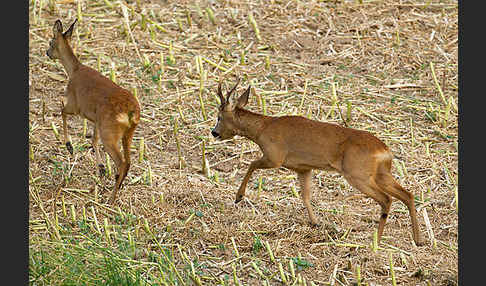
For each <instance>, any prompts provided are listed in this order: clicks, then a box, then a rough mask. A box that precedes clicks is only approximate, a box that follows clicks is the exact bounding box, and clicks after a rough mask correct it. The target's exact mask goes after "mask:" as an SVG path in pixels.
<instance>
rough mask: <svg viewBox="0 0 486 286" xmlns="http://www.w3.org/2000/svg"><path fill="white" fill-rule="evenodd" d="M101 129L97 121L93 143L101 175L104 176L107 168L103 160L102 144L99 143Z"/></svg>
mask: <svg viewBox="0 0 486 286" xmlns="http://www.w3.org/2000/svg"><path fill="white" fill-rule="evenodd" d="M99 129H100V128H99V127H98V124H97V123H95V125H94V132H93V141H92V143H91V145H93V149H94V151H95V158H96V164H97V165H98V168H99V172H100V177H103V176H104V175H105V174H106V170H105V165H104V164H103V162H102V161H101V156H100V146H99V145H98V143H99V139H100V136H99Z"/></svg>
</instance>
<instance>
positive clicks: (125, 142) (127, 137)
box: [120, 125, 136, 186]
mask: <svg viewBox="0 0 486 286" xmlns="http://www.w3.org/2000/svg"><path fill="white" fill-rule="evenodd" d="M135 127H136V125H135V126H132V127H130V128H129V129H127V131H126V132H125V134H123V137H122V146H123V157H124V164H123V169H122V170H120V177H121V178H120V186H121V184H122V183H123V180H125V177H126V176H127V174H128V170H129V169H130V162H131V161H130V147H131V146H132V139H133V133H134V132H135Z"/></svg>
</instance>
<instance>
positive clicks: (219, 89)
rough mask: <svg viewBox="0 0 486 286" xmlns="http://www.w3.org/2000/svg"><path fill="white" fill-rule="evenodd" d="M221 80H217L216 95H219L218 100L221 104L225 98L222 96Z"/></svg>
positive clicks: (224, 101)
mask: <svg viewBox="0 0 486 286" xmlns="http://www.w3.org/2000/svg"><path fill="white" fill-rule="evenodd" d="M221 82H222V79H220V80H219V84H218V96H219V100H220V101H221V105H223V104H225V103H226V99H225V98H224V96H223V92H222V91H221Z"/></svg>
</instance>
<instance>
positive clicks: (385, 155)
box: [375, 150, 393, 161]
mask: <svg viewBox="0 0 486 286" xmlns="http://www.w3.org/2000/svg"><path fill="white" fill-rule="evenodd" d="M375 158H376V159H377V160H378V161H386V160H391V159H392V158H393V155H392V154H391V153H390V152H389V151H385V150H383V151H381V152H378V153H376V154H375Z"/></svg>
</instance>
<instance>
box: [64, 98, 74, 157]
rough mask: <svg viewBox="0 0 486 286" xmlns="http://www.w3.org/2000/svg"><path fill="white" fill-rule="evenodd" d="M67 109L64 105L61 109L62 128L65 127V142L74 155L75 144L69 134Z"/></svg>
mask: <svg viewBox="0 0 486 286" xmlns="http://www.w3.org/2000/svg"><path fill="white" fill-rule="evenodd" d="M67 114H68V112H67V110H66V107H65V106H64V107H63V108H62V110H61V116H62V129H63V134H64V144H65V145H66V149H67V150H68V151H69V153H71V155H73V153H74V150H73V145H72V144H71V141H70V140H69V137H68V134H67Z"/></svg>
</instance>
